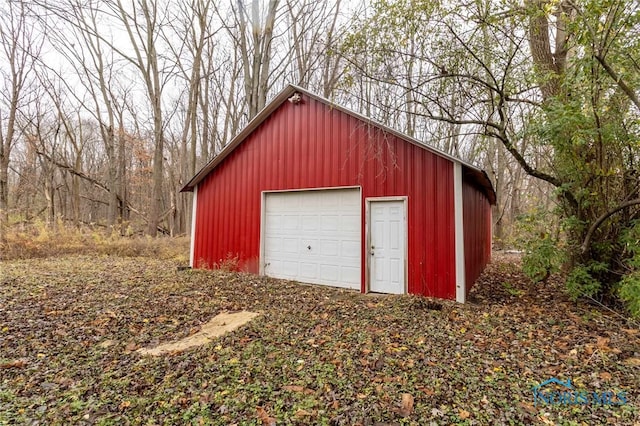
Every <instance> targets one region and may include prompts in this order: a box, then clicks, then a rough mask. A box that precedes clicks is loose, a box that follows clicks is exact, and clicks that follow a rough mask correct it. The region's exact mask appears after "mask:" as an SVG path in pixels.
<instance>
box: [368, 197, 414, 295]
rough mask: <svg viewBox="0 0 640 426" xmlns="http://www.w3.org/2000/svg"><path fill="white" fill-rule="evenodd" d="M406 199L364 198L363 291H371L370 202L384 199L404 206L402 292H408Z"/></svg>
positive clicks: (383, 200)
mask: <svg viewBox="0 0 640 426" xmlns="http://www.w3.org/2000/svg"><path fill="white" fill-rule="evenodd" d="M408 199H409V197H407V196H396V197H367V198H365V215H364V218H365V219H364V220H365V225H364V240H365V247H364V252H363V256H365V258H366V259H367V260H366V261H365V271H364V279H365V289H364V292H365V293H369V292H370V291H371V203H375V202H385V201H402V204H403V206H404V215H403V216H404V221H403V226H402V231H403V233H404V294H407V293H408V290H409V289H408V285H407V283H408V281H409V270H408V269H409V268H408V262H409V256H408V255H409V232H408V226H407V223H408V217H407V215H408V208H407V204H408Z"/></svg>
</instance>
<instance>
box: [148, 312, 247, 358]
mask: <svg viewBox="0 0 640 426" xmlns="http://www.w3.org/2000/svg"><path fill="white" fill-rule="evenodd" d="M258 315H260V314H258V313H256V312H249V311H240V312H234V313H228V312H223V313H221V314H218V315H216V316H215V317H213V319H211V321H209V322H208V323H206V324H205V325H203V326H202V329H200V331H198V332H197V333H196V334H194V335H191V336H189V337H185V338H184V339H181V340H178V341H175V342H168V343H163V344H161V345H158V346H156V347H154V348H140V349H138V350H137V351H136V352H138V353H139V354H141V355H152V356H160V355H165V354H168V353H173V352H182V351H184V350H187V349H190V348H194V347H196V346H202V345H204V344H207V343H209V342H211V341H212V340H213V339H215V338H216V337H219V336H222V335H223V334H224V333H227V332H229V331H233V330H235V329H236V328H238V327H240V326H241V325H244V324H246V323H248V322H249V321H251V320H252V319H254V318H255V317H257V316H258Z"/></svg>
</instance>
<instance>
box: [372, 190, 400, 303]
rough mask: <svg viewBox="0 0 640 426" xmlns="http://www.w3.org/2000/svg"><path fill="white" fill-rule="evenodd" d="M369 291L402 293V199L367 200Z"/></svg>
mask: <svg viewBox="0 0 640 426" xmlns="http://www.w3.org/2000/svg"><path fill="white" fill-rule="evenodd" d="M369 217H370V219H369V235H370V244H369V253H368V256H369V291H372V292H376V293H391V294H403V293H405V288H406V286H405V281H406V277H405V263H406V262H405V258H406V246H407V231H406V229H407V227H406V211H405V201H404V200H380V201H376V200H370V201H369Z"/></svg>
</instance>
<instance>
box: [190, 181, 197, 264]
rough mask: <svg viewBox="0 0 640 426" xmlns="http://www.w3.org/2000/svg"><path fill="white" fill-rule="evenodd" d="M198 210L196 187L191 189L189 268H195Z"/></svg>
mask: <svg viewBox="0 0 640 426" xmlns="http://www.w3.org/2000/svg"><path fill="white" fill-rule="evenodd" d="M197 210H198V185H196V186H195V187H194V188H193V201H192V208H191V242H190V247H189V266H191V267H192V268H194V267H195V259H194V255H195V249H196V217H197V216H196V212H197Z"/></svg>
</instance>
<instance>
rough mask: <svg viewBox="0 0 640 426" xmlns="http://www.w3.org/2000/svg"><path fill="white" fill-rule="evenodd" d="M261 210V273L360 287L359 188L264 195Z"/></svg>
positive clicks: (347, 286) (319, 282) (277, 276)
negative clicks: (262, 271)
mask: <svg viewBox="0 0 640 426" xmlns="http://www.w3.org/2000/svg"><path fill="white" fill-rule="evenodd" d="M264 214H265V218H264V235H263V238H264V245H263V247H264V265H265V274H267V275H269V276H273V277H276V278H286V279H296V280H298V281H302V282H309V283H317V284H328V285H332V286H339V287H346V288H355V289H359V288H360V276H361V274H360V268H361V266H360V263H361V255H360V251H361V198H360V191H359V190H358V189H338V190H310V191H292V192H281V193H268V194H266V195H265V213H264ZM309 247H310V248H309Z"/></svg>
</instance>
